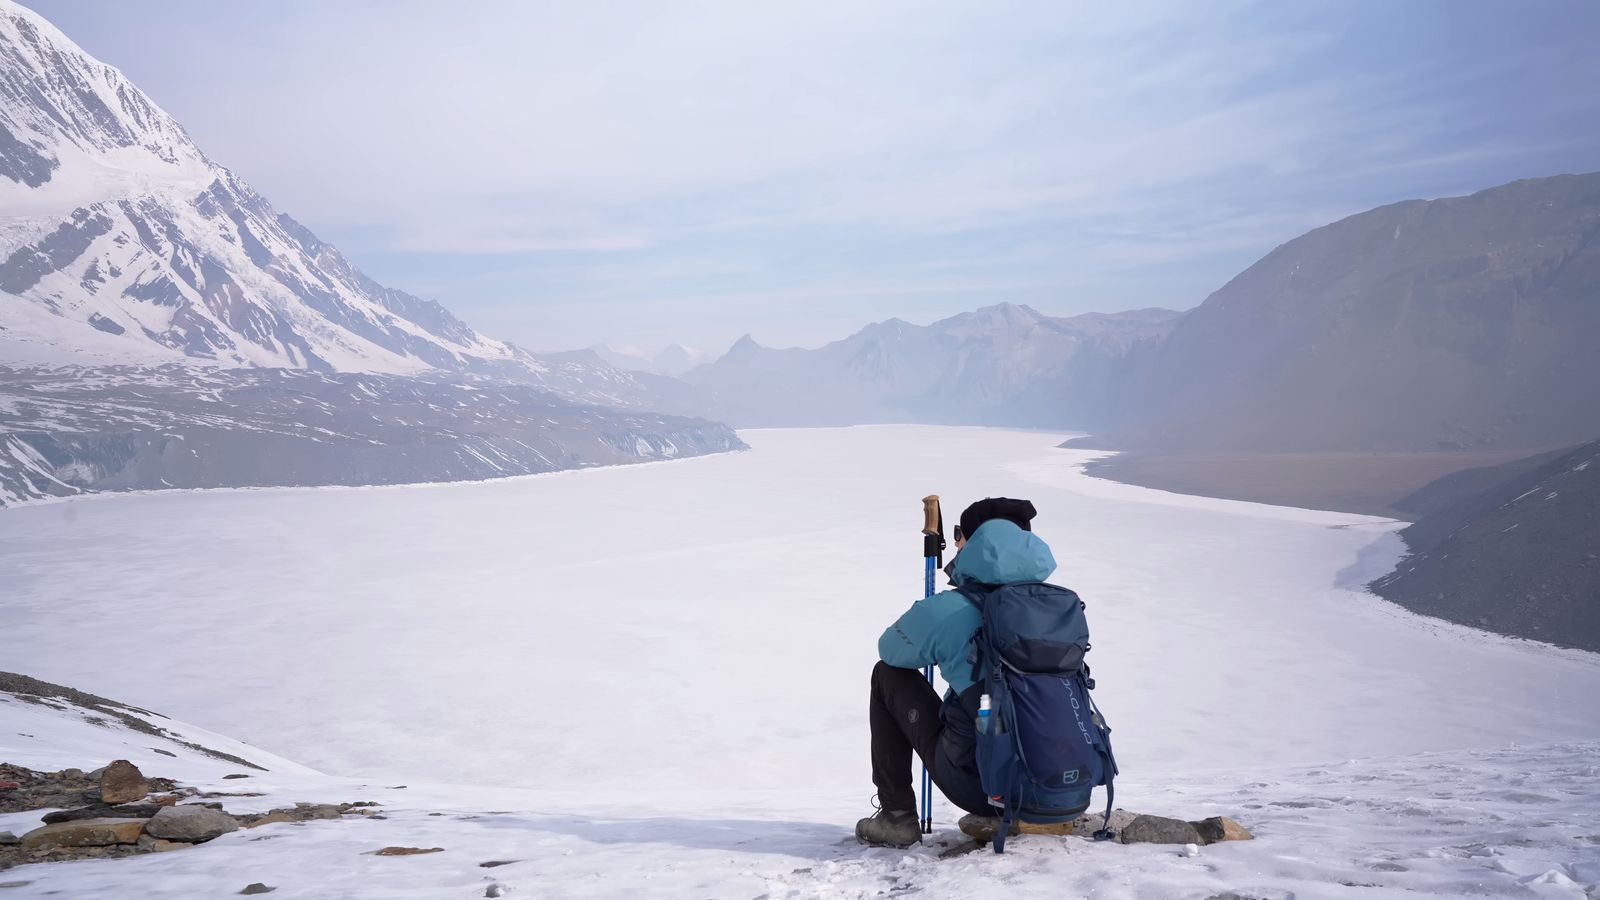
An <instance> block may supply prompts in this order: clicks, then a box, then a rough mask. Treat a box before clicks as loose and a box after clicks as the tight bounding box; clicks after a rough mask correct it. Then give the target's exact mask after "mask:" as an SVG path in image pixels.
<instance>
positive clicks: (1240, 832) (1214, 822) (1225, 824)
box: [1189, 816, 1256, 844]
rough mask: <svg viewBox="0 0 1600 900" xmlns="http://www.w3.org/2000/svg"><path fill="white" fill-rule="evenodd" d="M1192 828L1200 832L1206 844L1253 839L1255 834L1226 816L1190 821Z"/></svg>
mask: <svg viewBox="0 0 1600 900" xmlns="http://www.w3.org/2000/svg"><path fill="white" fill-rule="evenodd" d="M1189 824H1190V825H1193V826H1194V830H1195V831H1198V832H1200V837H1201V838H1203V839H1204V840H1205V843H1207V844H1215V843H1217V842H1218V841H1253V840H1255V838H1256V836H1255V835H1253V834H1251V833H1250V830H1249V829H1247V828H1245V827H1244V826H1243V825H1240V824H1239V823H1238V822H1235V821H1234V820H1232V819H1230V818H1228V817H1227V816H1212V817H1211V818H1209V819H1201V820H1200V821H1198V822H1190V823H1189Z"/></svg>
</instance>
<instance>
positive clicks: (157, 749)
mask: <svg viewBox="0 0 1600 900" xmlns="http://www.w3.org/2000/svg"><path fill="white" fill-rule="evenodd" d="M150 752H151V753H159V754H161V755H162V756H170V757H172V758H173V759H177V758H178V754H176V753H173V752H172V751H171V750H163V749H161V748H160V747H151V748H150Z"/></svg>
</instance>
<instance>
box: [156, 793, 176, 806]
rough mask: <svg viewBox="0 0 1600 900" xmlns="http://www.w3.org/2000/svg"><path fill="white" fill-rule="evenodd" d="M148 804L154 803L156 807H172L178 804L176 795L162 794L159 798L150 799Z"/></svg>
mask: <svg viewBox="0 0 1600 900" xmlns="http://www.w3.org/2000/svg"><path fill="white" fill-rule="evenodd" d="M150 802H151V803H154V804H155V805H157V806H174V805H176V804H177V802H178V795H177V794H162V795H161V796H159V797H151V798H150Z"/></svg>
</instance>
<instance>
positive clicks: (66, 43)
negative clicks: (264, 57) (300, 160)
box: [0, 0, 214, 216]
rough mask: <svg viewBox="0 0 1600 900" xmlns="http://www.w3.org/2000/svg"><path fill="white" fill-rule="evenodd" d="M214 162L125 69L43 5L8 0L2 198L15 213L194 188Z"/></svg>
mask: <svg viewBox="0 0 1600 900" xmlns="http://www.w3.org/2000/svg"><path fill="white" fill-rule="evenodd" d="M213 168H214V167H213V166H212V164H211V163H210V161H209V160H207V159H206V158H205V155H204V154H203V153H201V152H200V150H199V148H198V147H196V146H195V145H194V143H193V142H192V141H191V140H190V139H189V135H188V134H187V133H186V132H185V131H184V130H183V127H182V126H181V125H179V124H178V123H177V122H176V121H175V120H174V119H173V118H172V117H171V116H169V115H167V113H166V112H164V111H163V110H162V109H161V108H160V107H159V106H157V105H156V104H155V103H154V102H152V101H151V100H150V98H149V97H147V96H145V94H144V92H143V91H140V90H139V89H138V88H137V87H135V86H134V85H133V83H132V82H130V81H128V79H127V78H125V77H124V76H123V75H122V73H121V72H119V71H117V70H116V69H115V68H114V67H112V66H108V65H106V64H105V63H102V62H100V61H99V60H96V59H94V58H93V57H91V56H89V55H88V54H87V53H85V52H84V51H83V50H82V49H81V48H79V47H78V45H77V44H75V43H73V42H72V40H71V39H70V38H68V37H67V36H66V35H64V34H62V33H61V31H60V30H58V29H57V28H56V27H55V26H54V25H51V24H50V23H49V22H47V21H45V20H44V19H43V18H42V17H40V16H39V15H38V14H36V13H34V12H33V11H31V10H28V9H26V8H24V7H22V6H19V5H17V4H16V3H13V2H11V0H0V200H3V202H4V209H5V210H6V212H7V215H8V216H16V215H39V214H52V213H53V214H55V215H58V216H59V215H62V214H64V213H68V212H70V211H71V210H72V209H73V208H74V207H75V206H77V205H80V204H82V203H85V202H89V201H92V200H100V199H109V198H111V197H116V196H126V195H128V194H132V193H141V192H144V191H146V190H149V189H151V188H152V187H154V186H156V185H160V184H179V185H183V186H186V187H189V188H193V187H196V186H197V185H198V184H201V183H204V182H205V181H208V180H210V177H211V170H212V169H213ZM41 189H42V190H41Z"/></svg>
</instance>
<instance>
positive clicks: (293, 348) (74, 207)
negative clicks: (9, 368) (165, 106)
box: [0, 0, 547, 377]
mask: <svg viewBox="0 0 1600 900" xmlns="http://www.w3.org/2000/svg"><path fill="white" fill-rule="evenodd" d="M0 298H3V299H4V300H5V302H4V303H0V364H12V365H41V364H67V363H71V364H78V365H94V364H101V363H123V364H129V363H131V364H153V363H167V362H174V361H187V362H196V363H202V364H213V365H223V366H281V367H289V368H305V369H315V370H319V371H341V372H349V371H370V372H390V373H405V372H417V371H424V370H430V369H443V370H451V371H473V372H493V371H501V372H509V373H513V374H517V375H519V376H525V375H532V376H535V377H536V376H538V375H540V374H541V373H543V372H545V371H546V369H547V367H546V366H545V365H544V364H543V363H541V362H539V361H538V360H537V359H535V358H534V357H532V356H530V355H529V354H527V353H526V352H524V351H521V350H519V349H517V348H515V347H512V346H511V345H508V344H505V343H502V342H500V341H496V340H493V339H490V338H486V337H484V336H482V335H480V334H478V333H477V332H475V331H474V330H472V329H471V328H470V327H468V326H467V325H466V324H465V323H463V322H462V321H461V320H459V319H457V318H456V317H455V316H453V315H451V314H450V313H449V312H448V311H447V310H445V309H444V308H443V307H441V306H440V305H439V304H437V303H435V302H432V301H427V300H422V299H420V298H418V297H414V296H412V295H410V294H407V293H405V292H403V291H398V290H394V289H392V288H388V287H385V286H383V285H381V284H378V283H377V282H375V281H373V280H372V279H370V278H368V277H367V276H366V275H364V274H362V273H361V272H360V271H359V270H358V269H356V268H355V266H353V265H352V264H351V263H350V261H349V260H347V259H346V258H345V257H344V256H343V255H341V254H340V253H339V251H338V249H337V248H335V247H333V246H332V245H330V244H327V243H324V242H323V241H321V240H319V239H318V238H317V237H316V235H314V234H312V233H311V232H310V231H309V230H307V229H306V228H305V227H304V226H302V225H300V224H299V223H298V222H296V221H294V220H293V219H292V218H290V217H289V216H287V215H285V214H283V213H280V212H278V211H277V210H276V209H274V208H273V206H272V204H271V203H270V202H268V201H267V199H266V198H264V197H262V196H261V195H259V194H257V193H256V192H255V191H253V190H251V188H250V187H249V185H247V184H245V183H244V181H243V180H241V179H240V178H238V177H237V176H236V175H234V174H233V173H232V172H230V171H228V170H227V169H225V168H223V167H222V166H220V165H218V164H217V163H215V162H213V161H212V160H210V159H209V158H207V157H206V155H205V154H204V153H202V152H201V150H200V149H199V148H198V147H196V146H195V145H194V143H193V142H192V141H191V140H190V139H189V136H188V135H187V134H186V133H185V132H184V130H183V128H182V127H181V126H180V125H179V124H178V123H177V122H176V121H174V120H173V119H172V117H171V116H169V115H167V114H166V113H165V112H163V111H162V110H161V109H160V108H159V107H158V106H156V105H155V104H154V103H153V102H151V100H150V98H149V97H147V96H145V94H144V93H143V92H141V91H140V90H139V89H138V87H136V86H135V85H133V84H132V83H130V82H129V81H128V80H127V79H126V78H125V77H123V75H122V73H121V72H118V71H117V70H116V69H115V68H113V67H111V66H108V65H106V64H105V63H102V62H100V61H98V60H96V59H94V58H92V57H90V56H89V55H88V54H86V53H85V52H84V51H83V50H81V49H80V48H79V47H78V46H77V45H76V44H74V43H73V42H72V41H71V39H69V38H68V37H67V36H66V35H64V34H62V33H61V32H60V31H59V30H57V29H56V28H55V27H54V26H52V25H50V23H48V22H46V21H45V20H44V19H43V18H42V17H40V16H38V15H37V14H35V13H33V12H31V11H29V10H27V9H25V8H23V7H22V6H19V5H18V4H16V3H14V2H12V0H0Z"/></svg>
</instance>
